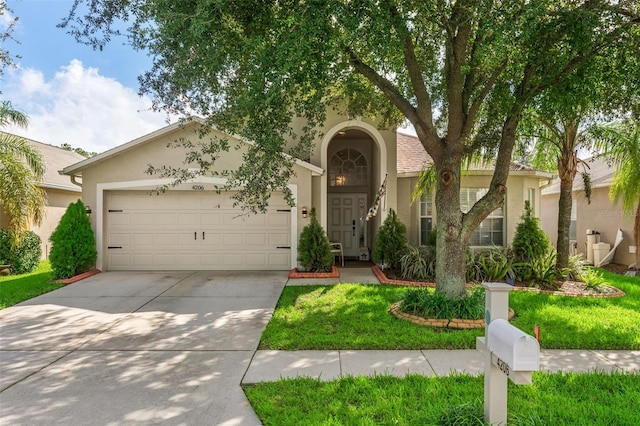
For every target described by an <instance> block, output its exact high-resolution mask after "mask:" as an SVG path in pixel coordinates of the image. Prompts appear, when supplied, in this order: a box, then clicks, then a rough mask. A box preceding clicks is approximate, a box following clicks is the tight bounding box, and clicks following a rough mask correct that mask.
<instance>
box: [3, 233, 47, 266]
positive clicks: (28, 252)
mask: <svg viewBox="0 0 640 426" xmlns="http://www.w3.org/2000/svg"><path fill="white" fill-rule="evenodd" d="M15 241H16V238H15V235H14V234H13V233H12V232H11V231H7V230H4V229H2V230H0V263H7V264H9V265H11V273H12V274H14V275H18V274H27V273H29V272H31V271H33V270H34V269H36V268H37V267H38V264H39V263H40V256H42V248H41V247H40V244H41V242H42V240H41V239H40V237H39V236H38V235H36V234H35V233H34V232H33V231H28V232H25V233H24V234H23V235H22V238H20V241H19V242H18V243H17V244H16V243H14V242H15Z"/></svg>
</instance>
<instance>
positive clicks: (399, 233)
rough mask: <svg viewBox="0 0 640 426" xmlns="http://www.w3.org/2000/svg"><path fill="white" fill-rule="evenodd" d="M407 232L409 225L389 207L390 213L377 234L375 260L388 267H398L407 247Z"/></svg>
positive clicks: (374, 251) (374, 249)
mask: <svg viewBox="0 0 640 426" xmlns="http://www.w3.org/2000/svg"><path fill="white" fill-rule="evenodd" d="M406 232H407V227H406V226H404V224H403V223H402V222H400V221H399V220H398V215H397V214H396V212H395V211H394V210H393V209H389V215H388V216H387V218H386V219H385V220H384V223H383V224H382V226H381V227H380V228H379V229H378V234H377V235H376V242H375V246H374V248H373V261H374V262H376V263H378V264H381V265H383V266H385V267H388V268H397V267H398V265H399V264H400V259H401V258H402V256H403V255H404V252H405V249H406V247H407V237H406V236H405V235H404V234H405V233H406Z"/></svg>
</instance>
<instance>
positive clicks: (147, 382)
mask: <svg viewBox="0 0 640 426" xmlns="http://www.w3.org/2000/svg"><path fill="white" fill-rule="evenodd" d="M286 282H287V272H169V273H135V272H106V273H102V274H98V275H95V276H93V277H90V278H88V279H85V280H83V281H80V282H77V283H75V284H71V285H69V286H67V287H64V288H62V289H60V290H57V291H54V292H51V293H48V294H45V295H43V296H40V297H37V298H35V299H31V300H29V301H27V302H24V303H21V304H19V305H16V306H13V307H11V308H8V309H4V310H2V311H0V392H1V393H0V424H2V425H9V424H10V425H33V424H38V425H46V424H65V425H72V424H75V425H80V424H82V425H94V424H95V425H123V424H131V425H138V424H159V423H164V424H172V425H260V424H261V423H260V421H259V420H258V418H257V417H256V415H255V414H254V412H253V410H252V409H251V406H250V405H249V402H248V401H247V399H246V397H245V395H244V393H243V391H242V389H241V388H240V382H241V380H242V377H243V376H244V374H245V372H246V371H247V368H248V366H249V363H250V361H251V358H252V356H253V354H254V352H255V350H256V349H257V346H258V342H259V339H260V335H261V334H262V331H263V330H264V327H265V325H266V324H267V322H268V321H269V319H270V318H271V315H272V313H273V310H274V308H275V305H276V302H277V300H278V297H279V296H280V293H281V292H282V289H283V287H284V286H285V284H286Z"/></svg>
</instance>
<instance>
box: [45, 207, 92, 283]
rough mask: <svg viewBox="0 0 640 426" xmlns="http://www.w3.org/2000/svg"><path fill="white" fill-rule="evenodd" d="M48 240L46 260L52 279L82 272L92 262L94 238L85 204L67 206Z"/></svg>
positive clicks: (88, 267)
mask: <svg viewBox="0 0 640 426" xmlns="http://www.w3.org/2000/svg"><path fill="white" fill-rule="evenodd" d="M49 241H51V253H50V254H49V260H50V261H51V269H52V271H53V277H54V278H56V279H64V278H70V277H72V276H74V275H77V274H80V273H82V272H86V271H88V270H89V269H91V268H92V267H93V265H94V264H95V263H96V258H97V257H98V254H97V252H96V239H95V236H94V235H93V230H92V229H91V222H90V221H89V217H88V216H87V213H86V208H85V205H84V204H83V203H82V201H80V200H78V201H77V202H75V203H71V204H69V207H67V211H66V212H65V214H64V215H63V216H62V219H60V223H59V224H58V226H57V227H56V229H55V231H53V233H52V234H51V237H49Z"/></svg>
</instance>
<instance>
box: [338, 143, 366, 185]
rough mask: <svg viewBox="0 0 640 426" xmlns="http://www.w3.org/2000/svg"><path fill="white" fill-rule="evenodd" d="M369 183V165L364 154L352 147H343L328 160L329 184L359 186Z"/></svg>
mask: <svg viewBox="0 0 640 426" xmlns="http://www.w3.org/2000/svg"><path fill="white" fill-rule="evenodd" d="M368 183H369V166H368V164H367V159H366V158H365V156H364V155H363V154H362V153H361V152H360V151H358V150H357V149H354V148H344V149H341V150H340V151H338V152H336V153H335V154H333V156H332V157H331V159H330V160H329V185H331V186H361V185H367V184H368Z"/></svg>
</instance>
